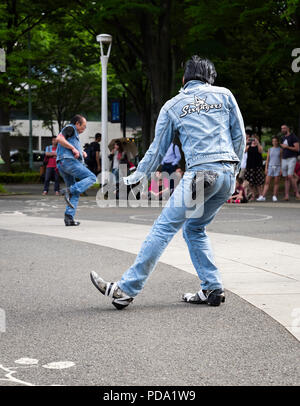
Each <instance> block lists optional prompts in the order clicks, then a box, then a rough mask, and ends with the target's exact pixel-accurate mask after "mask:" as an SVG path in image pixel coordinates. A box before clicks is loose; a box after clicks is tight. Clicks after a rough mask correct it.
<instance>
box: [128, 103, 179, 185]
mask: <svg viewBox="0 0 300 406" xmlns="http://www.w3.org/2000/svg"><path fill="white" fill-rule="evenodd" d="M173 135H174V134H173V122H172V119H171V117H170V116H169V114H168V112H167V110H166V109H165V108H164V107H162V109H161V111H160V113H159V116H158V119H157V122H156V126H155V137H154V140H153V142H152V144H151V145H150V147H149V149H148V151H147V152H146V154H145V156H144V158H143V159H142V160H141V162H140V163H139V165H138V167H137V170H136V171H135V172H134V173H133V174H132V175H130V176H127V177H125V178H123V180H124V183H125V184H126V185H132V184H135V183H137V182H139V181H140V180H141V179H142V178H143V177H145V176H147V178H148V179H149V178H150V176H151V173H152V172H154V171H156V169H157V167H158V166H159V165H160V163H161V161H162V160H163V158H164V156H165V154H166V152H167V150H168V148H169V146H170V144H171V142H172V140H173Z"/></svg>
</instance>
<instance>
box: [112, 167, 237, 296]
mask: <svg viewBox="0 0 300 406" xmlns="http://www.w3.org/2000/svg"><path fill="white" fill-rule="evenodd" d="M206 170H210V171H214V172H216V173H217V175H218V177H217V179H216V181H215V183H214V184H212V185H211V186H209V187H207V188H206V189H204V201H203V203H202V205H201V207H199V206H198V207H197V206H196V207H195V209H194V211H193V210H190V208H188V207H187V206H186V204H185V203H184V202H187V201H188V199H189V196H190V195H191V193H192V192H191V190H192V181H193V178H194V177H195V173H196V172H198V171H206ZM234 171H235V168H234V165H232V164H230V163H223V162H214V163H206V164H201V165H198V166H195V167H192V168H190V169H189V171H187V172H186V173H185V175H184V177H183V178H182V179H181V181H180V183H179V185H178V186H177V188H176V189H175V191H174V193H173V194H172V196H171V197H170V199H169V202H168V204H167V205H166V207H165V208H164V209H163V211H162V213H161V215H160V216H159V217H158V219H157V220H156V221H155V223H154V224H153V226H152V228H151V230H150V233H149V234H148V236H147V237H146V239H145V241H144V243H143V244H142V247H141V249H140V251H139V254H138V255H137V257H136V260H135V263H134V264H133V265H132V266H131V267H130V268H129V269H128V270H127V271H126V272H125V273H124V274H123V276H122V278H121V279H120V281H118V286H119V287H120V288H121V289H122V290H123V291H124V292H125V293H126V294H127V295H129V296H132V297H134V296H136V295H137V294H138V293H139V292H140V291H141V290H142V288H143V286H144V284H145V282H146V280H147V278H148V276H149V275H150V273H151V271H152V270H153V269H154V267H155V265H156V264H157V262H158V260H159V258H160V256H161V254H162V253H163V251H164V249H165V248H166V247H167V245H168V243H169V242H170V241H171V239H172V238H173V236H174V235H175V234H176V233H177V231H178V230H179V229H180V228H181V227H183V237H184V239H185V241H186V243H187V246H188V249H189V253H190V256H191V260H192V262H193V265H194V267H195V269H196V271H197V274H198V276H199V278H200V280H201V288H202V289H203V290H205V289H209V290H214V289H220V288H222V281H221V276H220V273H219V270H218V268H217V266H216V264H215V261H214V258H213V252H212V248H211V245H210V241H209V238H208V236H207V234H206V231H205V227H206V226H207V225H208V224H209V223H210V222H211V221H212V220H213V218H214V217H215V215H216V214H217V212H218V211H219V209H220V208H221V206H222V205H223V204H224V202H225V201H226V200H227V199H228V198H229V196H231V195H232V193H233V191H234V188H235V173H234ZM182 196H184V199H182V198H181V197H182ZM176 199H177V200H180V199H181V200H183V203H184V204H182V205H180V207H176V206H177V205H176V204H174V201H176ZM189 210H190V211H191V212H193V214H192V215H190V216H189V217H187V213H188V211H189ZM197 212H198V213H199V216H198V215H197Z"/></svg>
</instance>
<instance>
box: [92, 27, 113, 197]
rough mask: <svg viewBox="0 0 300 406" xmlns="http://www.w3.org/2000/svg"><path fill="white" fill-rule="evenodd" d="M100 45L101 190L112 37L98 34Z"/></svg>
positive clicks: (104, 171) (105, 168)
mask: <svg viewBox="0 0 300 406" xmlns="http://www.w3.org/2000/svg"><path fill="white" fill-rule="evenodd" d="M96 39H97V41H98V42H99V43H100V52H101V67H102V98H101V132H102V138H101V185H102V189H103V186H104V184H105V181H106V174H107V171H108V165H107V162H108V157H107V144H108V141H107V64H108V58H109V55H110V50H111V42H112V36H111V35H109V34H99V35H97V37H96ZM104 45H106V46H108V49H107V53H106V54H105V53H104Z"/></svg>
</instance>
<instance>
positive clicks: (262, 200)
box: [256, 196, 266, 202]
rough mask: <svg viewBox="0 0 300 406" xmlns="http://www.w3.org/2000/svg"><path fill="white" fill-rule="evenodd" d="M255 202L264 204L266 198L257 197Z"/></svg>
mask: <svg viewBox="0 0 300 406" xmlns="http://www.w3.org/2000/svg"><path fill="white" fill-rule="evenodd" d="M256 201H257V202H265V201H266V198H265V197H263V196H259V197H258V198H257V199H256Z"/></svg>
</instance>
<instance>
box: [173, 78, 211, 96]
mask: <svg viewBox="0 0 300 406" xmlns="http://www.w3.org/2000/svg"><path fill="white" fill-rule="evenodd" d="M202 86H210V84H209V83H205V82H201V80H189V81H188V82H187V83H186V84H185V85H184V86H183V87H182V88H181V89H180V90H179V92H183V93H188V92H191V91H193V90H195V89H197V88H199V87H202Z"/></svg>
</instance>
